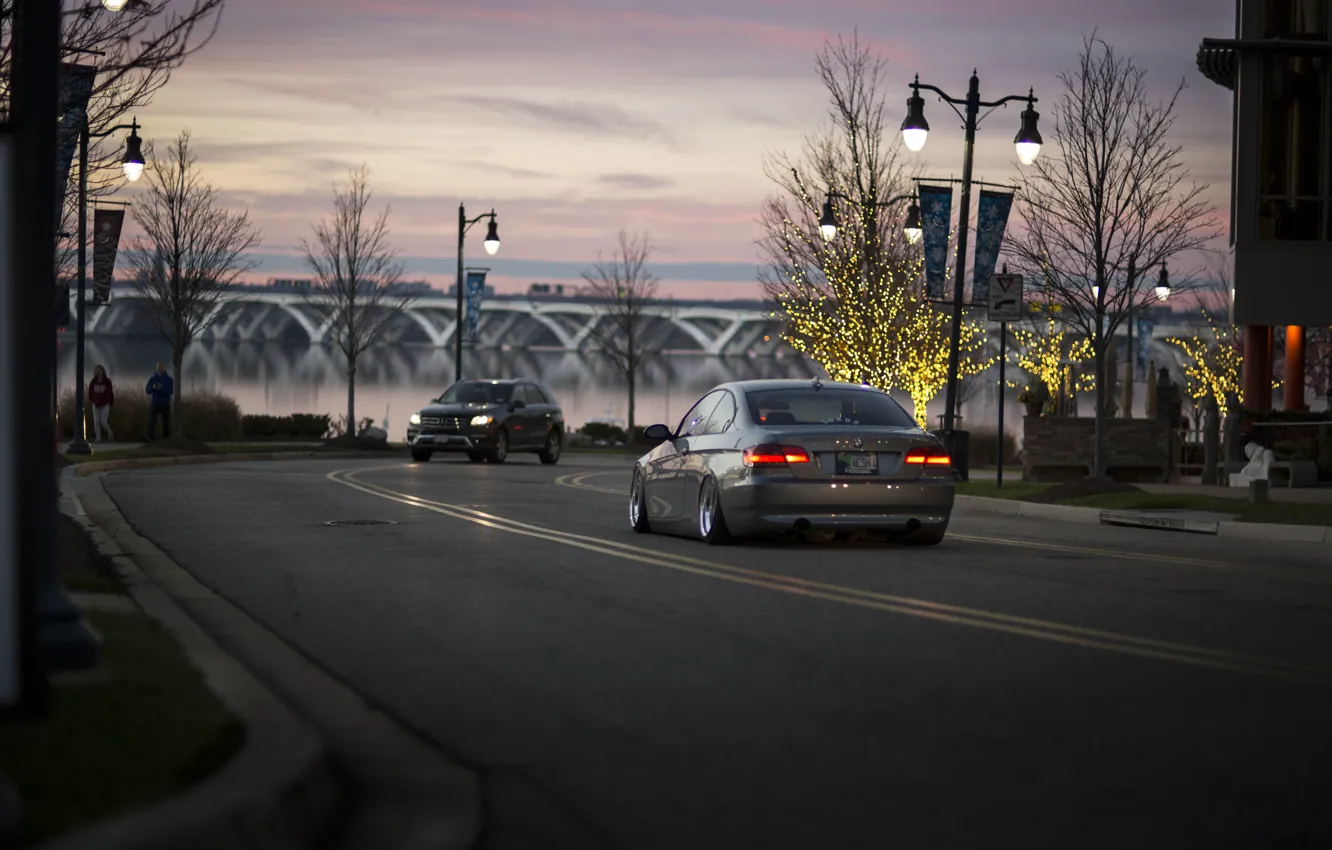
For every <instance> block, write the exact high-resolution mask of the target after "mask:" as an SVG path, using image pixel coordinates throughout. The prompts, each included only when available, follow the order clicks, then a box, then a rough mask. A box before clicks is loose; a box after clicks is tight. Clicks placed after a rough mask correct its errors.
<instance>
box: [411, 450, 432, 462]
mask: <svg viewBox="0 0 1332 850" xmlns="http://www.w3.org/2000/svg"><path fill="white" fill-rule="evenodd" d="M432 454H433V452H428V451H426V450H425V449H412V460H413V461H415V462H417V463H429V462H430V455H432Z"/></svg>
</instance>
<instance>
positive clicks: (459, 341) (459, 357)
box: [453, 204, 500, 382]
mask: <svg viewBox="0 0 1332 850" xmlns="http://www.w3.org/2000/svg"><path fill="white" fill-rule="evenodd" d="M483 218H488V219H490V227H489V228H488V229H487V230H486V240H485V242H483V243H481V244H482V245H484V246H485V249H486V253H487V254H490V255H491V256H494V255H495V252H496V251H498V250H499V246H500V238H499V228H498V227H497V226H496V224H495V210H494V209H491V211H490V212H488V213H481V214H480V215H479V216H477V217H476V218H471V219H469V218H468V217H467V210H466V209H465V208H464V207H463V205H462V204H458V277H457V281H458V282H457V285H456V286H457V290H458V292H457V295H458V306H457V310H458V312H457V317H456V319H455V320H454V324H453V343H454V345H453V350H454V365H453V379H454V381H455V382H456V381H461V380H462V375H463V369H462V361H463V242H464V240H466V238H467V231H468V230H471V228H472V225H474V224H476V223H477V222H478V221H480V220H481V219H483Z"/></svg>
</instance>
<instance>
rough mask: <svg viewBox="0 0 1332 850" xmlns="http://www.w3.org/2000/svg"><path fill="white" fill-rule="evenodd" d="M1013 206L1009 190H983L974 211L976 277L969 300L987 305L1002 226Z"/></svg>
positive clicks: (997, 256)
mask: <svg viewBox="0 0 1332 850" xmlns="http://www.w3.org/2000/svg"><path fill="white" fill-rule="evenodd" d="M1012 208H1013V193H1012V192H992V191H990V190H989V189H982V190H981V193H980V206H979V207H977V210H976V276H975V277H974V278H973V279H972V283H971V300H972V301H973V302H975V303H977V304H988V303H989V298H990V275H992V274H994V266H995V263H997V262H998V261H999V249H1000V247H1002V246H1003V244H1004V229H1005V228H1007V227H1008V212H1009V210H1011V209H1012Z"/></svg>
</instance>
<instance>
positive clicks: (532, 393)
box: [523, 384, 546, 405]
mask: <svg viewBox="0 0 1332 850" xmlns="http://www.w3.org/2000/svg"><path fill="white" fill-rule="evenodd" d="M523 401H525V402H527V403H528V404H529V405H533V404H545V403H546V397H545V396H543V395H542V394H541V390H539V389H537V388H536V387H534V386H532V385H531V384H527V385H525V386H524V387H523Z"/></svg>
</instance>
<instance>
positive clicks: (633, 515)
mask: <svg viewBox="0 0 1332 850" xmlns="http://www.w3.org/2000/svg"><path fill="white" fill-rule="evenodd" d="M629 527H630V528H632V529H633V530H634V531H637V532H638V533H639V534H647V533H648V532H649V531H651V530H652V527H651V526H650V525H648V516H647V491H646V490H645V489H644V487H643V473H642V472H641V471H640V470H637V469H635V470H634V483H633V484H632V485H630V487H629Z"/></svg>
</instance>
